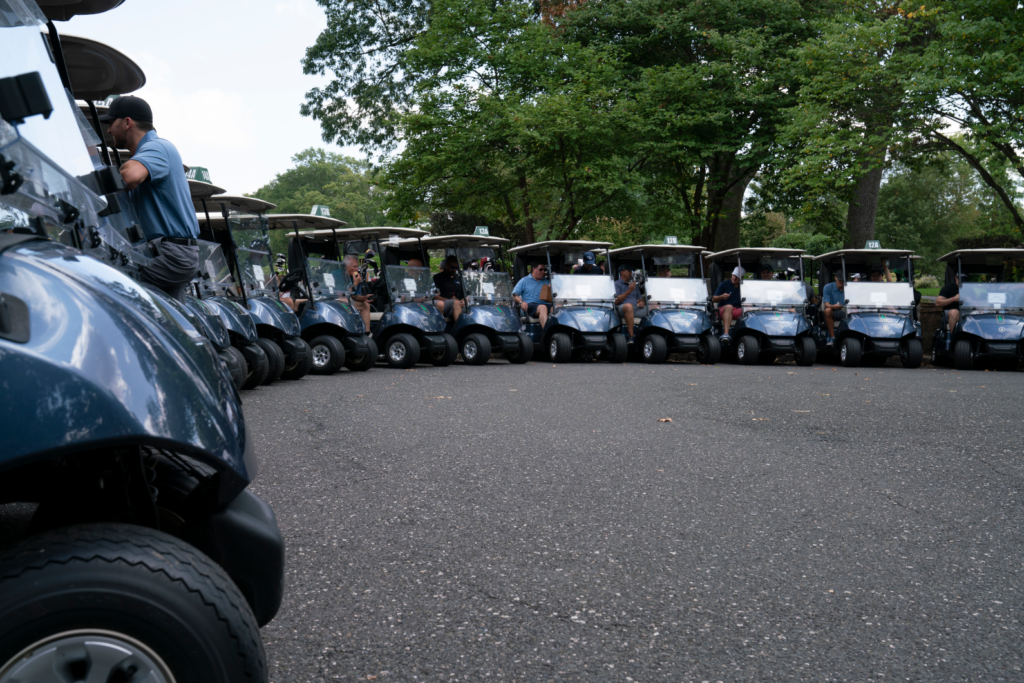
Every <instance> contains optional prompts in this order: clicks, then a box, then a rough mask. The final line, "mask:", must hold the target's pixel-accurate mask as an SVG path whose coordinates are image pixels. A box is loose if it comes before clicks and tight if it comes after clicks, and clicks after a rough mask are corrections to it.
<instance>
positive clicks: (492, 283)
mask: <svg viewBox="0 0 1024 683" xmlns="http://www.w3.org/2000/svg"><path fill="white" fill-rule="evenodd" d="M462 289H463V291H464V292H465V293H466V298H468V299H469V301H470V303H471V304H472V303H481V304H482V303H488V304H501V303H504V304H511V302H512V282H511V281H510V280H509V277H508V273H498V272H495V271H485V272H480V271H476V270H467V271H464V272H463V273H462Z"/></svg>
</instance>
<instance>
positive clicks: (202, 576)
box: [0, 524, 267, 683]
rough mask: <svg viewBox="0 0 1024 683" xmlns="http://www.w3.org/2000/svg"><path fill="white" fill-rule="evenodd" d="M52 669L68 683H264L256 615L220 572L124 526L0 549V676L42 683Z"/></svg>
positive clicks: (57, 533) (90, 528) (73, 530)
mask: <svg viewBox="0 0 1024 683" xmlns="http://www.w3.org/2000/svg"><path fill="white" fill-rule="evenodd" d="M86 639H88V641H89V645H85V642H86ZM44 645H45V647H44ZM54 646H56V647H54ZM118 650H120V652H123V651H124V650H128V651H130V652H132V654H133V655H134V657H133V658H132V659H128V658H126V657H125V656H124V655H122V654H120V652H118ZM111 652H114V653H117V654H118V655H119V656H117V657H116V658H115V659H111V658H110V654H111ZM55 665H58V666H60V667H61V670H62V671H65V672H67V673H69V674H71V675H72V677H73V678H74V679H75V680H84V678H85V677H84V676H79V675H75V672H79V673H81V672H82V671H87V672H88V674H89V680H104V681H106V680H138V679H142V678H145V679H146V680H170V678H171V677H173V679H174V680H176V681H204V682H210V683H229V682H232V681H252V682H257V683H261V682H264V681H266V680H267V667H266V656H265V654H264V651H263V643H262V641H261V639H260V632H259V628H258V627H257V625H256V618H255V617H254V616H253V614H252V611H251V610H250V609H249V605H248V604H247V603H246V601H245V598H244V597H243V596H242V593H241V592H240V591H239V589H238V587H237V586H235V584H234V583H233V582H232V581H231V579H230V578H228V575H227V574H226V573H225V572H224V570H223V569H221V567H220V566H218V565H217V564H216V563H215V562H213V560H211V559H210V558H208V557H207V556H206V555H204V554H202V553H201V552H199V551H198V550H196V549H195V548H194V547H192V546H190V545H188V544H187V543H185V542H184V541H181V540H179V539H177V538H175V537H173V536H170V535H169V534H166V533H163V532H160V531H156V530H154V529H147V528H144V527H139V526H133V525H128V524H85V525H78V526H71V527H64V528H61V529H56V530H53V531H50V532H47V533H43V534H39V535H36V536H33V537H31V538H29V539H27V540H25V541H22V542H21V543H19V544H17V545H15V546H12V547H10V548H8V549H7V550H5V551H4V552H3V553H2V554H0V679H4V680H7V679H8V677H12V678H14V679H16V680H39V678H37V676H41V677H42V679H44V680H51V678H50V676H52V675H53V672H54V667H55ZM131 666H134V667H135V668H136V674H135V675H137V676H138V677H139V678H138V679H137V678H136V677H135V676H133V675H132V674H131V673H130V669H129V667H131ZM99 667H107V668H104V669H102V670H101V671H96V670H92V669H95V668H99ZM19 668H20V669H22V670H21V671H20V672H18V673H15V672H16V671H18V669H19ZM147 669H148V670H149V671H153V672H159V674H160V675H159V676H154V677H153V678H150V677H149V676H148V675H147ZM62 678H63V677H62ZM69 680H70V679H69Z"/></svg>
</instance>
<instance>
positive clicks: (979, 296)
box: [960, 282, 1024, 311]
mask: <svg viewBox="0 0 1024 683" xmlns="http://www.w3.org/2000/svg"><path fill="white" fill-rule="evenodd" d="M965 308H969V309H971V310H972V311H984V310H989V311H1006V310H1013V309H1017V310H1019V309H1024V283H1022V282H965V283H963V284H962V285H960V309H961V310H963V309H965Z"/></svg>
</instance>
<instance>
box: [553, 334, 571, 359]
mask: <svg viewBox="0 0 1024 683" xmlns="http://www.w3.org/2000/svg"><path fill="white" fill-rule="evenodd" d="M548 358H549V359H550V360H551V362H552V363H568V362H569V361H570V360H572V337H570V336H569V335H567V334H566V333H565V332H555V333H554V334H553V335H551V339H549V340H548Z"/></svg>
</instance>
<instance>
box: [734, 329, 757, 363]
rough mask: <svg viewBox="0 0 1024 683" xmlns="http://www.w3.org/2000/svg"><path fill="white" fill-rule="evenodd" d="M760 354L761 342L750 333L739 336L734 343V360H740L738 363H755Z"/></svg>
mask: <svg viewBox="0 0 1024 683" xmlns="http://www.w3.org/2000/svg"><path fill="white" fill-rule="evenodd" d="M760 356H761V342H759V341H758V340H757V337H755V336H754V335H752V334H745V335H743V336H742V337H740V341H739V343H738V344H736V360H738V361H739V362H740V365H757V360H758V358H759V357H760Z"/></svg>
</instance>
